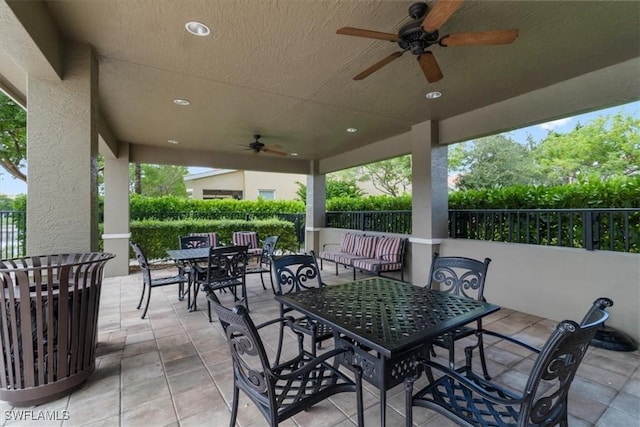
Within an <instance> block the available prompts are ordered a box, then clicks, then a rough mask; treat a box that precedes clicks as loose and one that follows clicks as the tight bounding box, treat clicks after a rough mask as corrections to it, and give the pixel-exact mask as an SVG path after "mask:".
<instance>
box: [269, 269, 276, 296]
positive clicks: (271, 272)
mask: <svg viewBox="0 0 640 427" xmlns="http://www.w3.org/2000/svg"><path fill="white" fill-rule="evenodd" d="M271 268H272V266H271V264H269V281H270V282H271V290H272V291H273V293H274V294H275V293H276V287H275V285H274V284H273V271H272V270H271Z"/></svg>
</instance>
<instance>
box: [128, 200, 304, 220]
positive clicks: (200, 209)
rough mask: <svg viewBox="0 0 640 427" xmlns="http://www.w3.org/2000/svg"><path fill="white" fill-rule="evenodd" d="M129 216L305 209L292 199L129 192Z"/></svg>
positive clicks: (287, 211)
mask: <svg viewBox="0 0 640 427" xmlns="http://www.w3.org/2000/svg"><path fill="white" fill-rule="evenodd" d="M129 205H130V216H131V219H132V220H136V219H143V218H150V217H153V216H155V217H156V218H158V219H162V218H165V217H166V216H167V214H168V213H184V212H191V213H193V214H194V216H197V214H204V213H216V214H220V213H222V214H224V213H229V214H243V213H263V214H275V213H299V212H304V211H305V205H304V203H302V202H300V201H295V200H268V201H267V200H262V199H260V200H233V199H214V200H193V199H184V198H180V197H175V196H165V197H143V196H139V195H136V194H133V195H131V199H130V203H129Z"/></svg>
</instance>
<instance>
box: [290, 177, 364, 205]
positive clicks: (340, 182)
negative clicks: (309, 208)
mask: <svg viewBox="0 0 640 427" xmlns="http://www.w3.org/2000/svg"><path fill="white" fill-rule="evenodd" d="M296 185H297V186H298V190H297V191H296V194H297V195H298V200H300V201H302V202H304V203H306V201H307V186H306V185H305V184H303V183H302V182H300V181H296ZM363 195H364V191H362V189H361V188H360V187H358V184H356V180H355V178H348V176H345V175H333V174H332V175H328V176H327V181H326V199H327V200H328V199H333V198H335V197H362V196H363Z"/></svg>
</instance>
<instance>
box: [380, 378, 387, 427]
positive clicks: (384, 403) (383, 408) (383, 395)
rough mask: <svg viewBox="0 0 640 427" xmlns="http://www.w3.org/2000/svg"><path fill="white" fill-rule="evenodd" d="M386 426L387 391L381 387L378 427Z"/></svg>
mask: <svg viewBox="0 0 640 427" xmlns="http://www.w3.org/2000/svg"><path fill="white" fill-rule="evenodd" d="M386 425H387V390H386V388H385V387H384V386H383V387H381V388H380V426H381V427H385V426H386Z"/></svg>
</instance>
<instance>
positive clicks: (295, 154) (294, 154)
mask: <svg viewBox="0 0 640 427" xmlns="http://www.w3.org/2000/svg"><path fill="white" fill-rule="evenodd" d="M289 155H290V156H293V157H297V156H298V153H289Z"/></svg>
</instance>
